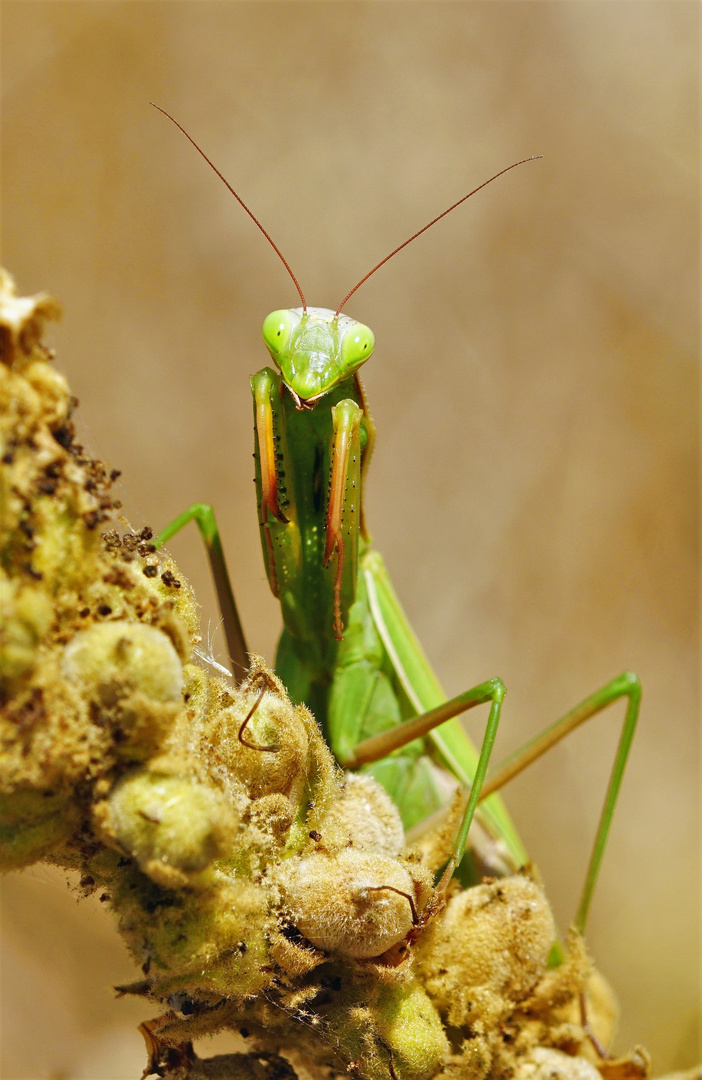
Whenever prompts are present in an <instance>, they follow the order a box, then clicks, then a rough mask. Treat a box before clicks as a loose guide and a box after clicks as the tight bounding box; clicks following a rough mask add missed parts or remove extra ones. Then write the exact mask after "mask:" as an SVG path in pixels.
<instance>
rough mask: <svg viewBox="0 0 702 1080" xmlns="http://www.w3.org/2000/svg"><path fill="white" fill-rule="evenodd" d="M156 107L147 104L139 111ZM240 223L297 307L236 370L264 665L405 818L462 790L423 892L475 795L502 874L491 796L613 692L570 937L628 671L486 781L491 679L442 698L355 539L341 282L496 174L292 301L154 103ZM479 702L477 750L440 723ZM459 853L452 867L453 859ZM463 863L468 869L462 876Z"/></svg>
mask: <svg viewBox="0 0 702 1080" xmlns="http://www.w3.org/2000/svg"><path fill="white" fill-rule="evenodd" d="M155 107H156V108H159V106H155ZM159 111H161V112H164V114H165V115H166V116H167V117H168V118H169V119H170V120H171V121H172V122H173V123H174V124H175V125H176V126H177V127H178V128H179V129H180V130H181V131H182V132H183V134H184V135H185V136H186V138H187V139H189V141H190V142H191V143H192V145H193V146H194V147H195V149H196V150H197V151H198V152H199V153H200V154H201V155H202V157H203V158H204V159H205V160H206V161H207V163H208V164H209V165H210V166H211V168H212V169H213V170H214V171H215V172H216V173H217V175H218V176H219V178H220V179H221V180H222V181H223V182H224V183H225V184H226V186H227V188H228V189H229V191H230V192H231V193H232V194H233V195H234V197H235V198H236V199H237V200H238V202H239V203H240V205H241V206H242V207H243V209H244V210H245V211H246V213H247V214H248V215H249V217H251V219H252V220H253V221H254V223H255V224H256V225H257V227H258V228H259V229H260V231H261V232H262V233H263V235H264V236H265V237H266V239H267V240H268V242H269V244H270V245H271V246H272V247H273V249H274V250H275V252H276V254H277V255H278V257H279V258H280V260H281V261H282V262H283V264H284V266H285V268H286V270H287V272H288V274H289V276H290V278H291V279H292V281H293V283H294V285H295V288H296V290H297V292H298V294H299V297H300V301H301V306H300V307H298V308H293V309H285V310H278V311H274V312H272V313H271V314H270V315H269V316H268V317H267V318H266V320H265V322H264V324H263V338H264V341H265V344H266V346H267V348H268V351H269V353H270V356H271V358H272V360H273V363H274V364H275V368H271V367H265V368H263V369H262V370H261V371H259V372H258V373H257V374H256V375H254V376H253V377H252V379H251V389H252V394H253V402H254V420H255V437H256V445H255V459H256V490H257V499H258V511H259V526H260V533H261V542H262V548H263V555H264V561H265V566H266V572H267V575H268V580H269V583H270V587H271V589H272V591H273V594H274V595H275V596H276V597H277V599H278V600H279V602H280V605H281V611H282V616H283V624H284V629H283V632H282V635H281V638H280V641H279V645H278V650H277V656H276V665H275V666H276V671H277V673H278V675H279V676H280V677H281V679H282V681H283V683H284V684H285V686H286V687H287V689H288V692H289V694H290V696H291V698H292V700H293V701H295V702H304V703H305V704H306V705H308V706H309V707H310V709H311V710H312V712H313V713H314V715H315V716H316V718H317V720H318V721H319V723H320V724H321V726H322V730H323V732H324V734H325V737H326V739H327V741H328V743H329V745H330V746H331V748H332V750H333V752H334V754H335V756H336V758H337V760H338V762H339V764H340V765H342V766H344V767H345V768H352V769H357V768H362V769H364V770H367V771H370V772H372V773H373V775H374V776H375V777H376V779H377V780H379V781H380V782H381V783H382V784H383V786H384V787H385V789H386V790H387V791H388V793H389V794H390V795H391V797H392V798H393V800H394V801H395V803H396V804H397V806H398V809H399V810H400V813H401V816H402V819H403V823H404V825H405V827H406V828H411V827H412V826H415V825H417V824H418V823H419V822H421V821H422V820H423V819H425V818H427V817H428V816H429V815H432V814H433V813H434V812H435V811H438V810H439V808H440V807H441V805H442V803H443V802H444V796H443V795H442V791H441V785H440V783H439V782H437V768H436V767H437V765H438V766H440V767H441V768H443V769H447V770H448V771H449V772H450V773H451V774H452V775H453V777H455V779H456V780H457V781H458V783H459V784H460V785H461V786H462V787H464V788H465V789H467V790H468V791H469V796H468V799H467V805H466V807H465V811H464V813H463V818H462V821H461V824H460V827H459V828H458V830H457V833H456V837H455V840H454V843H453V849H452V852H451V856H450V858H449V860H448V862H447V864H446V866H445V868H444V870H443V874H442V876H441V880H440V883H439V889H440V890H441V889H443V890H445V889H446V887H447V885H448V882H449V880H450V878H451V876H452V874H453V873H454V871H455V870H456V868H457V867H459V865H460V867H461V871H462V875H463V880H464V881H466V882H468V881H470V879H471V867H470V864H469V861H468V858H466V860H464V854H465V852H466V845H467V839H468V832H469V829H470V826H471V823H472V821H473V817H474V815H475V813H476V810H477V808H478V804H479V803H480V804H481V807H480V811H479V816H480V820H481V823H482V825H483V827H484V829H486V830H487V832H488V834H489V835H490V836H491V837H492V838H493V840H494V841H495V842H496V850H498V851H499V852H501V857H502V864H503V865H506V866H507V867H508V868H511V869H516V868H518V867H519V866H521V865H523V864H524V863H526V862H527V861H528V857H527V854H526V851H525V849H524V847H523V845H522V842H521V840H520V839H519V836H518V833H517V831H516V829H515V827H514V825H513V823H512V821H511V819H510V817H509V814H508V812H507V810H506V807H505V806H504V804H503V802H502V800H501V798H500V797H499V795H497V794H496V793H497V792H498V791H499V789H500V788H501V787H503V786H504V784H506V783H507V782H508V780H510V779H512V778H513V777H514V776H516V775H517V774H518V773H520V772H521V771H522V770H523V769H525V768H526V767H527V765H529V764H530V763H531V762H532V761H534V760H535V759H536V758H538V757H539V756H541V755H542V754H543V753H545V752H546V750H548V749H549V748H550V747H551V746H553V745H555V743H557V742H558V741H560V740H561V739H562V738H564V737H565V736H566V735H567V734H568V733H569V732H570V731H572V730H574V729H575V728H576V727H578V726H579V725H580V724H582V723H583V722H584V721H585V720H587V719H589V718H590V717H592V716H594V715H596V714H597V713H599V712H601V711H602V710H603V709H605V708H607V706H609V705H611V704H613V703H614V702H616V701H617V700H619V699H620V698H622V697H625V698H626V699H627V705H626V713H625V717H624V722H623V726H622V731H621V736H620V739H619V743H618V747H617V751H616V755H615V760H614V765H613V768H612V772H611V775H610V779H609V783H608V786H607V791H606V795H605V800H604V804H603V807H602V811H601V815H600V820H599V824H598V827H597V830H596V835H595V841H594V845H593V848H592V852H591V855H590V860H589V865H588V869H587V873H586V877H585V882H584V885H583V889H582V893H581V897H580V902H579V905H578V909H577V913H576V915H575V919H574V924H575V926H576V928H577V929H578V930H580V931H581V932H583V931H584V929H585V925H586V921H587V916H588V911H589V908H590V904H591V901H592V897H593V892H594V888H595V883H596V880H597V876H598V873H599V869H600V865H601V862H602V856H603V853H604V848H605V844H606V841H607V836H608V833H609V829H610V825H611V821H612V816H613V812H614V807H615V803H616V799H617V795H618V792H619V787H620V784H621V780H622V775H623V771H624V767H625V764H626V760H627V756H628V753H629V749H630V746H631V742H632V739H633V735H634V731H635V727H636V722H637V718H638V712H639V705H640V699H641V685H640V682H639V680H638V678H637V676H636V675H634V674H632V673H630V672H625V673H624V674H622V675H620V676H618V677H617V678H615V679H613V680H612V681H611V682H609V683H607V684H606V685H605V686H603V687H601V688H600V689H599V690H597V691H595V693H593V694H591V695H590V696H589V697H587V698H586V699H585V700H584V701H582V702H580V704H578V705H577V706H576V707H575V708H574V709H571V710H570V711H569V712H567V713H566V714H565V715H564V716H562V717H560V718H559V719H558V720H556V721H555V722H554V723H552V724H551V725H550V726H548V727H547V728H545V729H544V730H543V731H542V732H541V733H540V734H538V735H537V736H536V737H535V738H533V739H532V740H530V741H529V742H528V743H527V744H526V745H525V746H523V747H521V748H520V749H519V750H517V751H516V752H515V753H514V754H512V755H510V757H509V758H507V759H506V760H505V761H503V762H502V763H501V764H500V765H498V767H497V768H496V769H495V770H494V771H493V773H492V774H491V775H490V776H487V769H488V764H489V759H490V755H491V752H492V747H493V743H494V740H495V735H496V733H497V727H498V724H499V721H500V715H501V710H502V702H503V698H504V693H505V688H504V685H503V683H502V681H501V680H500V679H499V678H491V679H488V680H487V681H486V682H484V683H481V684H480V685H478V686H475V687H473V688H471V689H469V690H468V691H466V692H465V693H463V694H459V695H458V696H456V697H454V698H451V699H450V700H446V697H445V695H444V693H443V691H442V689H441V687H440V685H439V683H438V680H437V679H436V676H435V675H434V673H433V671H432V669H431V666H430V665H429V662H428V660H427V659H426V657H425V655H424V652H423V651H422V648H421V646H420V644H419V642H418V641H417V639H416V637H415V635H414V633H413V631H412V629H411V627H410V625H409V623H408V621H407V618H406V616H405V614H404V612H403V610H402V607H401V605H400V602H399V600H398V598H397V596H396V594H395V592H394V590H393V587H392V585H391V582H390V579H389V577H388V574H387V571H386V569H385V566H384V564H383V560H382V558H381V556H380V555H379V554H378V552H377V551H375V550H374V549H373V547H372V545H371V542H370V536H369V533H368V529H367V525H366V522H365V518H364V511H363V492H364V486H365V482H366V477H367V473H368V466H369V463H370V459H371V454H372V450H373V444H374V440H375V428H374V425H373V422H372V420H371V417H370V414H369V411H368V406H367V402H366V398H365V394H364V390H363V386H362V384H361V381H360V378H359V374H358V371H359V368H360V367H361V365H362V364H363V363H365V362H366V361H367V359H368V358H369V357H370V355H371V354H372V352H373V348H374V337H373V333H372V331H371V330H370V329H369V328H368V327H367V326H364V325H363V324H362V323H359V322H357V321H356V320H354V319H352V318H350V317H349V316H347V315H346V314H343V313H342V309H343V308H344V307H345V305H346V303H347V302H348V300H349V299H350V298H351V296H352V295H353V294H354V293H355V292H356V291H357V289H358V288H359V287H360V286H361V285H362V284H363V283H364V282H365V281H366V280H367V279H368V278H369V277H370V276H371V275H372V274H374V273H375V272H376V271H377V270H378V269H379V268H380V267H381V266H383V265H384V264H385V263H386V262H387V261H388V260H389V259H391V258H392V257H393V256H394V255H396V254H397V253H398V252H399V251H401V250H402V249H403V248H404V247H406V246H407V245H408V244H410V243H411V242H412V241H413V240H415V239H416V238H417V237H418V236H419V235H421V234H422V233H424V232H425V231H426V230H427V229H429V228H431V227H432V226H433V225H434V224H436V222H438V221H439V220H440V219H441V218H443V217H445V216H446V215H447V214H448V213H450V212H451V211H453V210H454V209H456V208H457V207H458V206H460V205H461V204H462V203H463V202H465V201H466V200H467V199H468V198H470V196H472V195H474V194H475V193H476V192H477V191H479V190H480V189H481V188H483V187H485V186H486V184H489V183H491V182H492V181H493V180H496V179H497V178H498V177H499V176H502V175H503V174H504V173H506V172H508V171H510V170H511V169H513V168H516V167H517V166H518V165H522V164H524V163H525V161H529V160H533V159H532V158H527V159H524V161H519V162H516V163H515V164H513V165H510V166H508V168H506V169H503V170H501V171H500V172H498V173H497V174H495V176H493V177H491V178H490V179H489V180H487V181H485V182H484V183H483V184H481V185H479V187H477V188H475V189H474V190H473V191H471V192H469V194H468V195H465V196H463V198H461V199H459V200H458V201H457V202H455V203H454V204H453V205H452V206H450V207H449V208H448V209H447V210H444V211H443V213H441V214H439V215H438V216H437V217H435V218H434V219H433V220H432V221H430V222H429V223H428V224H427V225H425V226H424V227H423V228H421V229H419V230H418V231H417V232H416V233H414V234H413V235H412V236H411V237H409V239H407V240H405V241H404V243H402V244H400V245H399V246H398V247H397V248H395V250H394V251H392V252H391V253H390V254H389V255H387V256H386V257H385V258H384V259H382V260H381V261H380V262H379V263H378V264H377V265H376V266H374V267H373V269H372V270H371V271H370V272H369V273H367V274H366V275H365V276H364V277H363V278H362V279H361V281H359V282H358V283H357V284H356V285H355V286H354V288H353V289H351V290H350V291H349V292H348V294H347V295H346V297H345V298H344V299H343V300H342V302H341V303H340V304H339V306H338V308H337V309H336V310H335V311H331V310H327V309H322V308H313V307H308V305H307V302H306V300H305V297H304V295H303V292H302V289H301V288H300V285H299V283H298V280H297V278H296V277H295V274H294V273H293V271H292V270H291V268H290V266H289V264H288V262H287V261H286V259H285V258H284V256H283V255H282V253H281V252H280V250H279V249H278V247H277V246H276V244H275V243H274V241H273V240H272V239H271V237H270V236H269V235H268V233H267V232H266V230H265V229H264V227H263V226H262V225H261V223H260V222H259V221H258V220H257V218H256V217H254V215H253V213H252V212H251V210H250V209H249V208H248V206H247V205H246V204H245V203H244V202H243V200H242V199H241V198H240V196H239V195H238V194H237V192H236V191H235V190H234V189H233V188H232V187H231V185H230V184H229V183H228V181H227V180H226V179H225V177H224V176H223V175H222V173H221V172H220V171H219V170H218V169H217V168H216V166H215V165H214V164H213V163H212V162H211V161H210V159H209V158H208V157H207V155H206V154H205V153H204V152H203V151H202V150H201V149H200V147H199V146H198V145H197V143H196V142H195V141H194V139H192V137H191V136H190V135H189V134H188V133H187V131H185V129H184V128H183V127H181V125H180V124H179V123H178V122H177V121H176V120H175V119H174V118H173V117H172V116H170V114H168V113H165V110H163V109H160V108H159ZM193 520H194V521H195V522H196V523H197V525H198V528H199V530H200V533H201V535H202V538H203V540H204V543H205V546H206V550H207V553H208V558H209V561H210V566H211V570H212V575H213V579H214V583H215V588H216V592H217V597H218V602H219V606H220V610H221V614H222V619H223V625H224V632H225V636H226V641H227V648H228V651H229V655H230V659H231V663H232V667H233V670H234V671H235V672H236V671H245V670H246V668H247V666H248V659H247V647H246V643H245V638H244V634H243V631H242V627H241V622H240V619H239V616H238V613H237V608H236V603H235V601H234V596H233V592H232V588H231V584H230V580H229V575H228V572H227V568H226V562H225V558H224V552H223V547H222V542H221V538H220V535H219V531H218V529H217V524H216V519H215V516H214V512H213V510H212V507H210V506H208V505H205V504H196V505H195V506H191V507H190V508H189V509H188V510H186V511H185V512H184V513H182V514H181V515H179V517H177V518H176V519H175V520H174V521H173V522H172V523H171V524H170V525H169V526H168V527H167V528H166V529H165V530H164V531H163V532H162V533H161V534H160V536H159V538H158V542H159V544H164V543H166V542H167V541H168V540H169V539H170V538H171V537H172V536H173V535H174V534H175V533H176V532H178V531H179V530H180V529H181V528H183V526H184V525H186V524H187V523H188V522H190V521H193ZM480 704H489V706H490V708H489V716H488V721H487V724H486V727H485V733H484V736H483V740H482V745H481V749H480V752H479V753H478V752H477V751H476V750H475V748H474V747H473V744H472V743H471V742H470V741H469V739H468V737H467V736H466V734H465V733H464V730H463V727H462V726H461V724H460V722H459V721H458V720H457V719H456V718H457V716H458V715H459V714H461V713H463V712H465V711H466V710H468V709H471V708H473V707H475V706H477V705H480ZM462 860H463V861H462ZM475 873H476V871H473V874H474V875H475Z"/></svg>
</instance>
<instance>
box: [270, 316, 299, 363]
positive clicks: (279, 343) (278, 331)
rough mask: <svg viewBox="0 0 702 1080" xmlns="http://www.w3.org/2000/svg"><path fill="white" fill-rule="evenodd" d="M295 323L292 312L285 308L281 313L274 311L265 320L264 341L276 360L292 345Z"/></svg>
mask: <svg viewBox="0 0 702 1080" xmlns="http://www.w3.org/2000/svg"><path fill="white" fill-rule="evenodd" d="M294 322H295V320H294V319H293V314H292V312H291V311H289V310H286V309H285V308H283V309H281V310H280V311H272V312H271V313H270V315H267V316H266V318H265V319H264V322H263V340H264V341H265V343H266V348H267V349H268V351H269V353H270V354H271V356H272V357H273V359H274V360H275V359H276V357H278V356H279V355H280V354H281V352H284V351H285V350H286V349H287V347H288V345H289V344H290V337H291V335H292V331H293V325H294Z"/></svg>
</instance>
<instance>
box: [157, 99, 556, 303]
mask: <svg viewBox="0 0 702 1080" xmlns="http://www.w3.org/2000/svg"><path fill="white" fill-rule="evenodd" d="M149 104H150V105H153V107H154V109H158V111H159V112H160V113H163V115H164V116H167V117H168V119H169V120H170V121H171V123H172V124H175V126H176V127H177V128H178V130H179V131H182V132H183V134H184V135H185V137H186V139H188V141H189V142H191V143H192V145H193V146H194V147H195V149H196V150H197V152H198V154H200V156H201V157H203V158H204V159H205V161H206V162H207V164H208V165H209V166H210V168H211V169H212V170H213V172H215V173H216V174H217V176H218V177H219V178H220V180H221V181H222V183H223V184H224V185H225V186H226V188H227V189H228V190H229V191H230V192H231V193H232V195H233V196H234V198H235V199H236V201H237V202H238V203H239V205H240V206H241V207H242V208H243V209H244V210H245V211H246V213H247V214H248V215H249V217H250V218H251V220H252V221H253V223H254V225H256V226H257V227H258V228H259V229H260V230H261V232H262V233H263V235H264V236H265V238H266V240H267V241H268V243H269V244H270V245H271V247H272V248H273V250H274V251H275V253H276V255H277V256H278V258H279V259H280V261H281V262H282V264H283V266H284V267H285V269H286V270H287V272H288V274H289V275H290V277H291V279H292V282H293V284H294V286H295V288H296V289H297V292H298V295H299V297H300V300H301V301H302V310H303V312H306V311H307V301H306V300H305V296H304V293H303V292H302V289H301V288H300V282H299V281H298V280H297V278H296V277H295V274H294V273H293V271H292V269H291V267H290V264H289V262H288V260H287V259H286V258H285V256H284V255H283V253H282V251H281V250H280V248H279V247H278V245H277V244H276V243H275V241H274V240H273V239H272V237H271V236H270V235H269V234H268V233H267V232H266V230H265V229H264V227H263V225H262V224H261V222H260V221H259V220H258V218H257V217H256V215H255V214H254V213H253V211H251V210H249V208H248V206H247V205H246V203H245V202H244V200H243V199H242V197H241V195H239V194H238V192H236V191H235V190H234V188H233V187H232V185H231V184H230V183H229V181H228V180H227V179H226V177H225V176H223V175H222V173H221V172H220V171H219V169H218V168H217V166H216V165H215V164H214V162H213V161H211V160H210V158H208V156H207V154H206V153H205V151H204V150H202V149H201V147H199V146H198V144H197V143H196V142H195V140H194V139H193V137H192V135H189V134H188V132H187V131H186V130H185V128H184V127H183V126H182V124H179V123H178V121H177V120H176V119H175V117H173V116H171V114H170V113H169V112H166V110H165V109H162V108H161V106H160V105H157V104H156V103H155V102H154V101H150V102H149ZM542 156H543V155H542V154H534V155H532V156H531V157H528V158H522V160H521V161H515V162H514V164H513V165H508V166H507V168H506V169H500V171H499V172H497V173H495V175H494V176H491V177H490V179H489V180H484V181H483V183H482V184H479V185H478V186H477V187H476V188H473V190H472V191H469V192H468V194H467V195H464V196H463V197H462V198H460V199H458V201H457V202H455V203H453V205H451V206H449V208H448V209H447V210H444V211H443V212H442V213H441V214H437V216H436V217H435V218H432V220H431V221H430V222H429V223H428V224H427V225H424V226H423V227H422V228H421V229H418V230H417V232H416V233H413V234H412V236H410V237H409V239H407V240H404V241H403V243H401V244H399V245H398V246H397V247H396V248H395V249H394V250H393V251H391V252H390V254H389V255H386V256H385V258H384V259H381V260H380V262H379V263H376V265H375V266H374V267H373V269H372V270H369V271H368V273H367V274H365V275H364V276H363V277H362V278H361V280H360V281H358V282H357V283H356V284H355V285H354V287H353V288H352V289H351V291H350V292H348V293H347V294H346V296H345V297H344V299H343V300H342V301H341V303H340V304H339V306H338V308H337V309H336V312H335V315H339V314H340V313H341V309H342V308H343V307H345V305H346V303H347V301H348V300H350V299H351V297H352V296H353V294H354V293H355V292H356V290H357V289H360V287H361V285H363V284H364V283H365V282H366V281H368V278H369V277H372V276H373V274H374V273H375V272H376V270H379V269H380V267H381V266H384V265H385V263H386V262H389V261H390V259H392V258H393V256H394V255H397V253H398V252H399V251H402V249H403V248H406V247H407V245H408V244H411V243H412V241H413V240H416V239H417V237H418V236H421V235H422V233H425V232H426V231H427V229H431V227H432V225H436V223H437V221H441V219H442V218H445V217H446V215H447V214H450V213H451V211H452V210H455V209H456V207H457V206H460V205H461V203H464V202H465V201H466V199H470V197H471V195H475V194H477V192H478V191H481V190H482V189H483V188H484V187H487V185H488V184H491V183H492V182H493V180H497V178H498V177H500V176H504V174H505V173H506V172H509V171H510V169H516V168H517V166H518V165H525V164H526V163H527V161H539V160H540V159H541V157H542Z"/></svg>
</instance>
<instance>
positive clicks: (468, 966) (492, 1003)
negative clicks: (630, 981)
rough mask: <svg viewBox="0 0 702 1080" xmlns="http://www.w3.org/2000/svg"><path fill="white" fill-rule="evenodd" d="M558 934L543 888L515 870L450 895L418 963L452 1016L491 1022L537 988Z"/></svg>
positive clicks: (422, 943)
mask: <svg viewBox="0 0 702 1080" xmlns="http://www.w3.org/2000/svg"><path fill="white" fill-rule="evenodd" d="M555 936H556V929H555V924H554V921H553V915H552V913H551V909H550V907H549V905H548V901H547V900H546V897H545V895H544V892H543V890H542V889H541V888H540V886H538V885H537V884H536V883H535V882H534V881H532V880H531V878H528V877H526V876H524V875H520V874H517V875H515V876H514V877H511V878H504V879H502V880H500V881H495V882H492V883H490V884H485V885H476V886H474V887H473V888H470V889H465V890H464V891H463V892H461V893H459V894H458V895H457V896H454V897H453V898H452V899H451V900H450V901H449V903H448V905H447V907H446V908H445V910H444V911H443V912H441V913H440V915H439V916H438V917H437V918H436V919H434V921H433V922H432V923H430V924H429V926H428V927H427V928H426V931H425V932H424V934H423V935H422V936H421V937H420V939H419V941H418V943H417V946H416V949H415V964H416V969H417V971H418V973H419V974H420V976H421V978H422V981H423V984H424V986H425V987H426V989H427V992H428V993H429V996H430V997H431V999H432V1001H433V1002H434V1004H435V1005H436V1006H437V1008H438V1009H439V1011H440V1013H441V1014H442V1016H444V1017H445V1018H446V1019H447V1020H448V1022H449V1023H451V1024H455V1025H457V1026H459V1025H461V1024H463V1023H466V1022H469V1023H471V1024H472V1023H474V1022H475V1021H476V1019H479V1018H480V1017H485V1018H490V1020H491V1022H493V1021H495V1020H496V1018H498V1017H499V1015H500V1013H501V1011H502V1009H503V1008H505V1009H511V1008H512V1007H513V1005H506V1004H505V1003H506V1002H512V1003H514V1002H518V1001H521V1000H523V999H524V998H525V997H527V995H528V994H529V993H530V991H531V990H532V989H533V988H534V986H535V985H536V983H537V982H538V981H539V979H540V978H541V976H542V975H543V974H544V972H545V970H546V964H547V961H548V956H549V953H550V951H551V946H552V945H553V942H554V939H555Z"/></svg>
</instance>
